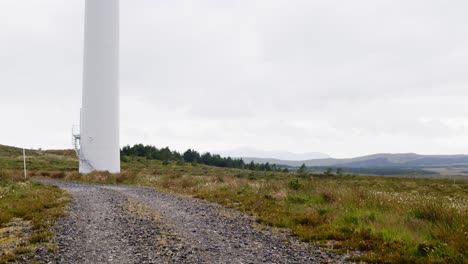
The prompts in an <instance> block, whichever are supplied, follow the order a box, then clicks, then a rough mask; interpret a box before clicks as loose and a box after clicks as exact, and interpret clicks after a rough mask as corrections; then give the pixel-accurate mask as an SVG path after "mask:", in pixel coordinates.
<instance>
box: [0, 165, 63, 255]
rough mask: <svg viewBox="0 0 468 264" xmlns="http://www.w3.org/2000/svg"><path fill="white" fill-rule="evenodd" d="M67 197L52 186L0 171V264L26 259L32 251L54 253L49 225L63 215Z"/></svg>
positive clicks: (13, 172) (13, 173) (17, 174)
mask: <svg viewBox="0 0 468 264" xmlns="http://www.w3.org/2000/svg"><path fill="white" fill-rule="evenodd" d="M66 201H67V195H66V194H65V193H64V192H63V191H61V190H60V189H58V188H56V187H51V186H45V185H42V184H40V183H35V182H31V181H27V180H24V179H23V177H22V176H21V173H20V172H15V171H2V170H0V263H7V262H14V261H17V260H18V259H19V258H20V257H21V259H23V260H24V259H29V258H31V257H32V254H33V252H34V250H35V249H37V248H38V247H43V248H45V249H46V250H49V251H54V250H55V246H54V244H53V243H49V242H50V241H49V240H50V237H51V235H52V232H51V231H50V230H49V228H50V226H51V224H52V222H53V220H54V219H56V218H57V217H60V216H62V215H63V207H64V205H65V204H66Z"/></svg>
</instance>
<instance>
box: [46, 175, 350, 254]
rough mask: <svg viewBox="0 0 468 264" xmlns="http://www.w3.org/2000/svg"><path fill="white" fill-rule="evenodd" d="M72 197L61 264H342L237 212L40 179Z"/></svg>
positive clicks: (137, 190) (61, 233) (141, 192)
mask: <svg viewBox="0 0 468 264" xmlns="http://www.w3.org/2000/svg"><path fill="white" fill-rule="evenodd" d="M39 181H41V182H43V183H46V184H52V185H56V186H58V187H60V188H63V189H65V190H67V191H68V192H70V193H71V195H72V197H73V200H72V202H71V204H70V207H69V209H68V216H66V217H63V218H61V219H60V220H59V221H58V223H57V225H56V228H55V229H56V230H55V232H56V241H57V243H58V246H59V251H58V253H57V254H58V259H60V261H59V262H60V263H323V262H339V263H343V262H344V260H343V257H342V256H337V255H335V254H333V253H327V252H324V251H321V250H318V249H316V248H313V247H311V246H309V245H307V244H305V243H301V242H299V241H298V240H297V239H296V238H294V237H291V236H290V235H288V234H287V233H281V232H274V231H272V230H271V229H270V228H267V227H263V226H261V225H258V224H256V223H255V221H254V220H253V219H252V218H251V217H249V216H246V215H244V214H242V213H240V212H238V211H235V210H231V209H225V208H223V207H221V206H219V205H216V204H213V203H209V202H206V201H203V200H199V199H193V198H186V197H179V196H176V195H173V194H167V193H161V192H158V191H156V190H153V189H150V188H142V187H130V186H112V185H93V184H84V183H74V182H65V181H55V180H39Z"/></svg>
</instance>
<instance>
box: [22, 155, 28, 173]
mask: <svg viewBox="0 0 468 264" xmlns="http://www.w3.org/2000/svg"><path fill="white" fill-rule="evenodd" d="M23 164H24V178H25V179H26V178H27V177H28V174H27V173H26V150H24V148H23Z"/></svg>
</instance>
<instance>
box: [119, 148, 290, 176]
mask: <svg viewBox="0 0 468 264" xmlns="http://www.w3.org/2000/svg"><path fill="white" fill-rule="evenodd" d="M120 157H121V159H122V160H126V157H144V158H146V159H149V160H160V161H164V162H169V161H185V162H188V163H192V164H198V163H199V164H205V165H210V166H216V167H223V168H237V169H248V170H258V171H283V172H288V169H287V168H284V169H282V168H280V167H279V166H277V165H276V164H270V163H268V162H267V163H254V162H253V161H252V162H250V163H245V162H244V160H243V159H242V158H231V157H227V158H226V157H221V156H220V155H218V154H211V153H210V152H206V153H203V154H200V153H199V152H198V151H196V150H193V149H188V150H186V151H185V152H184V153H182V154H181V153H179V152H177V151H175V150H171V149H170V148H169V147H165V148H161V149H159V148H157V147H155V146H150V145H143V144H136V145H134V146H129V145H127V146H125V147H123V148H122V149H121V151H120Z"/></svg>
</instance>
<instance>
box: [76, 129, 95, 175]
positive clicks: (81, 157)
mask: <svg viewBox="0 0 468 264" xmlns="http://www.w3.org/2000/svg"><path fill="white" fill-rule="evenodd" d="M76 130H77V131H80V128H79V127H78V126H73V128H72V138H73V148H74V149H75V153H76V156H77V157H78V159H79V160H80V162H83V163H85V164H87V165H88V166H89V167H90V168H91V169H92V170H96V169H95V168H94V166H93V164H92V163H91V161H89V160H87V159H86V158H85V157H84V155H82V153H81V134H80V133H79V132H76Z"/></svg>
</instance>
